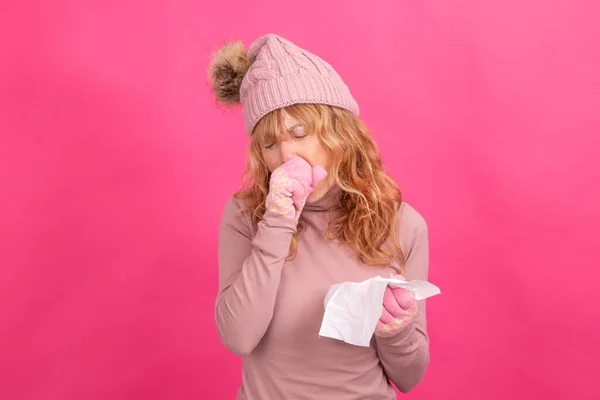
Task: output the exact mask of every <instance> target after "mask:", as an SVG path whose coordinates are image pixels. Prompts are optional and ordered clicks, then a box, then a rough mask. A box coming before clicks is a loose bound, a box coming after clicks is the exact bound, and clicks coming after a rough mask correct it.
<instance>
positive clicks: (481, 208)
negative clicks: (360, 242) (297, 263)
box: [0, 0, 600, 400]
mask: <svg viewBox="0 0 600 400" xmlns="http://www.w3.org/2000/svg"><path fill="white" fill-rule="evenodd" d="M11 3H12V4H9V2H3V3H2V5H1V6H0V17H1V19H2V20H1V21H0V37H2V38H3V39H2V41H1V44H0V49H1V54H2V56H1V57H0V66H1V71H0V72H1V74H0V76H1V77H0V82H1V87H0V89H1V90H0V93H1V94H0V96H1V102H2V104H1V107H0V116H1V126H0V132H1V134H0V135H1V136H0V180H1V182H0V188H1V189H0V190H1V193H2V195H1V196H0V199H1V200H0V203H1V207H0V226H1V229H0V255H1V258H0V264H1V267H0V398H2V399H7V400H13V399H44V400H46V399H61V400H79V399H87V400H94V399H103V400H104V399H142V398H143V399H146V400H156V399H171V400H177V399H186V400H187V399H193V398H194V399H232V398H234V395H235V392H236V389H237V386H238V384H239V383H240V365H241V362H240V360H239V359H238V358H236V357H235V356H232V355H230V354H229V353H228V352H227V351H226V350H225V348H224V347H223V346H222V345H221V343H220V342H219V340H218V337H217V334H216V330H215V327H214V324H213V314H212V311H213V301H214V298H215V295H216V283H217V262H216V260H217V257H216V256H217V254H216V243H217V229H218V226H217V225H218V220H219V217H220V213H221V210H222V207H223V204H224V202H225V201H226V199H227V198H228V196H230V195H231V194H232V193H233V191H234V190H236V188H237V186H238V183H239V177H240V174H241V172H242V168H243V157H244V148H245V145H246V143H247V139H246V138H245V136H244V132H243V125H242V120H241V113H240V111H239V110H234V111H224V110H221V109H217V108H215V107H214V104H213V100H212V98H211V97H210V93H209V91H208V87H207V84H206V80H205V68H206V65H207V59H208V52H209V50H210V49H211V48H212V47H213V46H214V45H216V44H217V43H218V42H219V41H220V40H222V39H223V38H225V37H241V38H242V39H244V40H245V41H246V42H247V43H248V42H249V41H251V40H252V39H254V38H255V37H257V36H258V35H261V34H263V33H266V32H276V33H279V34H281V35H283V36H286V37H288V38H290V39H292V40H294V41H296V42H297V43H299V44H300V45H302V46H304V47H306V48H308V49H310V50H312V51H314V52H316V53H317V54H319V55H321V56H323V57H324V58H326V59H327V60H328V61H330V62H331V63H332V64H334V66H335V67H336V68H337V69H338V71H339V72H340V73H341V74H342V76H344V78H345V79H346V81H347V82H348V84H349V86H350V87H351V88H352V90H353V92H354V94H355V96H356V98H357V99H358V101H359V103H360V105H361V108H362V115H363V117H364V118H365V120H366V121H367V123H368V124H369V125H370V126H371V127H372V128H373V130H374V132H375V135H376V137H377V139H378V141H379V143H380V145H381V148H382V152H383V155H384V159H385V163H386V165H387V168H388V170H389V172H390V173H391V174H392V175H393V176H394V178H396V179H397V180H398V182H399V183H400V185H401V187H402V189H403V190H404V193H405V198H406V199H407V201H409V202H410V203H411V204H413V205H414V206H415V207H417V208H418V209H419V210H420V211H421V213H422V214H423V215H424V216H425V217H426V219H427V220H428V222H429V225H430V231H431V281H432V282H434V283H436V284H438V285H439V286H440V287H441V288H442V291H443V295H442V296H440V297H438V298H435V299H433V300H432V301H431V302H430V303H429V304H430V306H429V326H430V334H431V340H432V342H431V352H432V361H431V366H430V370H429V372H428V374H427V376H426V378H425V380H424V381H423V383H422V384H421V385H420V386H419V387H418V388H416V389H415V390H414V392H412V393H411V394H409V395H408V396H407V397H408V398H412V399H455V398H460V399H477V400H480V399H487V400H495V399H506V398H511V399H521V398H523V399H542V398H543V399H546V400H554V399H575V398H577V399H592V398H595V399H598V398H600V389H599V386H598V385H597V384H592V379H593V378H597V377H598V376H599V369H598V366H597V365H598V364H597V360H598V357H599V356H600V349H599V341H598V337H599V336H600V322H599V321H600V311H599V309H600V302H599V300H598V295H597V294H596V293H597V289H596V288H597V285H598V280H599V278H600V276H599V273H598V270H599V268H598V256H600V253H599V250H598V248H599V247H600V246H599V245H600V234H599V232H598V226H599V224H600V215H599V211H598V202H599V201H600V163H599V161H598V155H599V154H598V153H599V149H600V139H599V136H600V114H599V102H600V78H599V77H600V74H599V73H598V71H600V28H598V25H597V21H598V19H599V18H600V6H598V2H595V1H587V2H584V1H578V2H577V1H572V0H554V1H551V2H548V1H541V0H536V1H534V0H527V1H481V0H468V1H467V0H464V1H447V0H428V1H423V0H417V1H404V0H402V1H392V0H388V1H379V2H376V3H377V6H374V5H371V6H368V7H365V6H364V5H359V3H360V2H357V3H356V4H353V3H352V2H347V1H343V2H342V1H329V2H324V1H321V0H319V1H314V0H309V1H305V2H304V4H301V2H292V4H287V5H286V4H284V3H282V2H280V1H272V0H270V1H266V0H262V1H253V2H246V1H230V2H227V3H223V2H217V4H215V5H202V4H201V3H203V2H201V1H184V0H180V1H174V0H170V1H166V0H165V1H133V0H128V1H108V2H106V1H105V2H67V1H58V2H42V1H38V2H28V4H25V3H26V2H16V1H14V2H11ZM249 3H252V4H254V5H253V6H249V5H248V4H249ZM360 4H362V3H360ZM369 4H375V3H369ZM361 31H362V33H361Z"/></svg>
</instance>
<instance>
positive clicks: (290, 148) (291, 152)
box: [279, 140, 296, 163]
mask: <svg viewBox="0 0 600 400" xmlns="http://www.w3.org/2000/svg"><path fill="white" fill-rule="evenodd" d="M279 151H280V152H281V154H280V156H281V160H282V161H283V162H284V163H285V162H286V161H288V160H290V159H291V158H293V157H294V156H295V155H296V151H295V149H294V143H293V142H291V141H290V140H282V141H281V142H280V143H279Z"/></svg>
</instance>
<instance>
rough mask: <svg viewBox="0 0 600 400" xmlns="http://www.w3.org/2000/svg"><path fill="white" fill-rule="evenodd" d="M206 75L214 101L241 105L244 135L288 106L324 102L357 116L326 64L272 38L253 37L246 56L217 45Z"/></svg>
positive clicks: (339, 80) (355, 107) (343, 87)
mask: <svg viewBox="0 0 600 400" xmlns="http://www.w3.org/2000/svg"><path fill="white" fill-rule="evenodd" d="M209 75H210V79H211V81H212V86H213V91H214V93H215V95H216V97H217V99H218V100H220V101H221V102H223V103H225V104H237V103H241V104H242V105H243V108H244V121H245V125H246V132H247V133H248V135H251V134H252V131H253V130H254V127H255V126H256V124H257V122H258V121H259V120H260V119H261V118H262V117H264V116H265V115H267V114H268V113H270V112H271V111H274V110H276V109H279V108H282V107H286V106H289V105H292V104H298V103H317V104H328V105H332V106H337V107H340V108H344V109H347V110H350V111H351V112H352V113H354V114H355V115H357V116H358V112H359V108H358V104H357V103H356V101H355V100H354V98H353V97H352V94H351V93H350V90H349V89H348V87H347V86H346V84H345V83H344V81H343V80H342V78H341V77H340V76H339V75H338V74H337V72H336V71H335V70H334V69H333V68H332V67H331V65H329V64H328V63H327V62H325V61H324V60H322V59H321V58H319V57H318V56H316V55H314V54H311V53H309V52H308V51H306V50H304V49H301V48H300V47H298V46H297V45H295V44H294V43H292V42H290V41H289V40H286V39H284V38H282V37H280V36H278V35H274V34H268V35H265V36H262V37H260V38H258V39H257V40H255V41H254V42H253V43H252V44H251V45H250V47H249V48H248V51H247V52H245V51H244V50H243V46H242V45H241V43H240V42H235V43H230V44H227V45H225V46H223V47H222V48H221V49H220V50H219V51H218V52H217V53H215V55H214V57H213V61H212V63H211V66H210V68H209ZM238 90H239V92H238ZM236 92H237V93H236Z"/></svg>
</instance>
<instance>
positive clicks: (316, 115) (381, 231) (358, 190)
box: [234, 104, 405, 269]
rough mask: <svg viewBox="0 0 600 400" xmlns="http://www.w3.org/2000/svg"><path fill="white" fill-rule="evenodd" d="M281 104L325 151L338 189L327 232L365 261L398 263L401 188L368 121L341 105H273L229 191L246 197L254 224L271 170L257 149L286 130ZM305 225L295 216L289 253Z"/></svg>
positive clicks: (292, 252)
mask: <svg viewBox="0 0 600 400" xmlns="http://www.w3.org/2000/svg"><path fill="white" fill-rule="evenodd" d="M283 110H285V111H286V112H287V113H288V114H289V115H290V116H291V117H293V118H294V119H296V120H297V121H298V122H300V123H301V124H302V125H303V126H304V127H305V129H306V131H307V132H311V133H314V134H316V135H317V136H318V138H319V139H320V140H321V143H322V144H323V146H324V147H325V148H326V150H327V152H328V155H329V161H330V170H329V171H328V172H329V174H330V175H333V178H334V182H335V184H336V185H337V186H338V187H339V188H340V189H341V190H340V199H339V209H338V212H337V213H336V217H335V218H334V219H333V220H331V221H330V222H329V226H328V229H327V232H326V238H327V239H330V240H337V241H339V242H340V243H343V244H346V245H348V246H350V247H351V248H352V249H353V250H355V251H356V254H357V255H358V257H359V259H360V260H361V261H362V262H363V263H365V264H368V265H373V266H382V267H385V266H389V265H390V263H392V262H393V261H394V260H398V261H399V263H400V265H401V267H402V266H403V265H404V261H405V259H404V254H403V252H402V249H401V248H400V244H399V242H398V238H397V232H398V230H397V224H398V223H399V218H398V209H399V207H400V205H401V203H402V195H401V192H400V189H399V188H398V186H397V185H396V184H395V183H394V181H393V180H392V179H391V178H390V177H389V176H388V175H387V174H386V173H385V172H384V170H383V166H382V161H381V158H380V155H379V151H378V149H377V146H376V144H375V142H374V140H373V138H372V137H371V134H370V133H369V131H368V129H367V127H366V126H365V125H364V123H363V122H362V121H361V120H360V119H359V118H357V117H356V116H355V115H353V114H352V113H351V112H349V111H348V110H345V109H342V108H338V107H333V106H329V105H322V104H296V105H291V106H288V107H285V108H284V109H278V110H275V111H273V112H271V113H269V114H267V115H266V116H264V117H263V118H262V119H261V120H260V121H259V122H258V124H257V126H256V128H255V129H254V131H253V133H252V136H251V139H250V144H249V147H248V163H247V168H246V171H245V173H244V178H243V185H242V188H241V189H240V190H239V191H238V192H237V193H236V194H235V196H234V197H235V198H237V199H245V200H246V201H245V203H246V206H245V207H244V210H247V211H250V213H251V216H252V218H251V219H252V222H253V224H254V225H255V227H256V225H257V224H258V222H259V221H260V220H261V219H262V217H263V214H264V212H265V201H266V197H267V195H268V193H269V178H270V173H269V170H268V168H267V165H266V164H265V162H264V160H263V158H262V152H261V149H262V146H263V144H264V143H265V142H270V143H273V142H276V141H277V140H278V139H279V135H278V133H279V132H282V131H285V123H284V116H283V113H282V111H283ZM304 230H305V223H304V221H303V219H302V217H300V221H299V224H298V231H297V233H296V234H295V235H294V237H293V239H292V243H291V246H290V253H289V257H290V259H291V258H293V257H294V256H295V255H296V253H297V250H298V246H300V242H301V236H302V233H303V231H304ZM401 269H402V268H401Z"/></svg>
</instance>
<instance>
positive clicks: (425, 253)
mask: <svg viewBox="0 0 600 400" xmlns="http://www.w3.org/2000/svg"><path fill="white" fill-rule="evenodd" d="M400 239H401V240H400V244H401V247H402V249H403V251H404V252H405V256H406V264H405V266H404V277H405V278H406V279H407V280H416V279H418V280H424V281H426V280H427V278H428V270H429V239H428V230H427V224H426V222H425V220H424V219H423V217H422V216H421V215H420V214H419V213H418V212H417V211H416V210H414V209H413V208H412V207H410V206H408V205H407V204H405V205H404V207H403V211H402V215H401V221H400ZM376 344H377V351H378V353H379V358H380V360H381V363H382V365H383V369H384V371H385V373H386V375H387V377H388V379H389V380H390V381H391V382H392V383H394V384H395V385H396V387H397V388H398V390H400V391H401V392H403V393H406V392H409V391H410V390H412V389H413V388H414V387H415V386H416V385H417V384H418V383H419V382H421V380H422V379H423V377H424V375H425V372H426V370H427V367H428V366H429V337H428V335H427V319H426V310H425V300H420V301H418V312H417V315H416V317H415V318H414V320H413V321H412V323H411V324H410V325H409V326H407V327H406V328H405V329H404V330H402V331H400V332H399V333H398V334H397V335H396V336H392V337H389V338H382V337H376Z"/></svg>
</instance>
